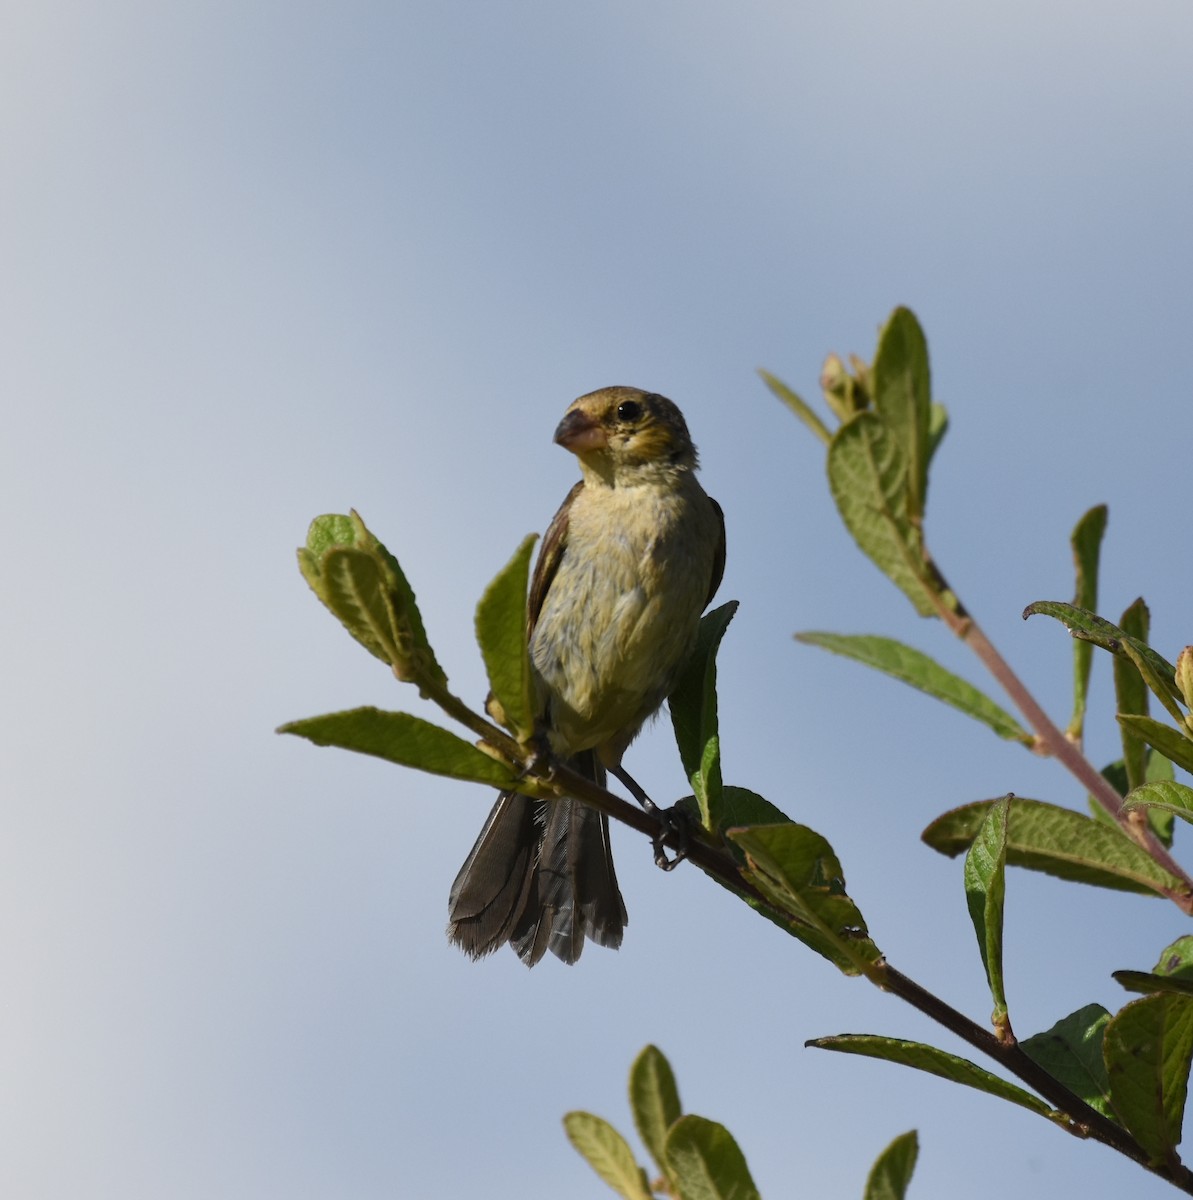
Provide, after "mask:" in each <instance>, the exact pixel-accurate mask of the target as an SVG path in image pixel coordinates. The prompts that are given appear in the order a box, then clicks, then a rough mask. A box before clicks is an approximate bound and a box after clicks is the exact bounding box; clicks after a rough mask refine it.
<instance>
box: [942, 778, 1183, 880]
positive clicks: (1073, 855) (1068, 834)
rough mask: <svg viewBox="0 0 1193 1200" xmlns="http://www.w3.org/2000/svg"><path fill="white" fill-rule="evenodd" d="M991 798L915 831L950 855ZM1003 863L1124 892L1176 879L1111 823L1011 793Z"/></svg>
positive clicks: (973, 830)
mask: <svg viewBox="0 0 1193 1200" xmlns="http://www.w3.org/2000/svg"><path fill="white" fill-rule="evenodd" d="M992 803H993V801H990V800H980V801H978V802H976V803H974V804H965V805H962V807H960V808H955V809H953V810H952V811H951V812H947V813H945V814H944V815H943V816H940V817H937V818H936V820H935V821H933V822H932V824H931V825H929V826H928V828H927V829H925V830H924V832H923V833H922V834H921V835H920V836H921V837H922V838H923V840H924V841H925V842H926V843H927V844H928V845H929V846H931V847H932V849H933V850H939V851H940V853H941V854H947V855H949V857H953V856H955V855H957V854H960V853H961V852H962V851H963V850H965V849H967V848H968V846H969V844H970V843H971V842H972V841H973V839H974V837H975V836H976V835H977V832H978V830H979V829H980V828H981V824H982V822H983V821H984V820H985V819H986V813H987V811H988V810H989V808H990V805H991V804H992ZM1007 862H1008V863H1010V864H1011V865H1012V866H1016V867H1027V868H1028V869H1029V870H1032V871H1043V872H1045V873H1047V874H1049V875H1055V876H1057V877H1058V878H1060V879H1070V880H1073V881H1075V882H1077V883H1090V884H1093V885H1095V886H1096V887H1105V888H1115V889H1117V890H1119V891H1126V892H1144V893H1148V894H1164V893H1165V891H1166V889H1173V890H1179V889H1180V887H1181V882H1180V880H1178V879H1177V878H1176V876H1174V875H1170V874H1169V873H1168V872H1167V871H1165V870H1164V869H1163V867H1160V866H1158V865H1157V864H1156V863H1155V862H1154V861H1153V860H1152V858H1151V856H1150V855H1149V854H1148V853H1147V852H1146V851H1145V850H1144V849H1143V848H1142V847H1140V846H1138V845H1136V844H1135V843H1134V842H1132V841H1131V840H1130V839H1129V838H1126V837H1123V835H1122V834H1121V833H1120V832H1119V831H1118V829H1117V828H1116V827H1113V826H1109V825H1103V824H1102V823H1101V822H1099V821H1095V820H1094V819H1093V818H1092V817H1084V816H1082V815H1081V814H1080V813H1075V812H1073V811H1071V810H1070V809H1067V808H1059V807H1057V806H1056V805H1054V804H1045V803H1044V802H1043V801H1042V800H1027V799H1024V798H1023V797H1015V799H1013V800H1012V801H1011V807H1010V812H1009V814H1008V819H1007Z"/></svg>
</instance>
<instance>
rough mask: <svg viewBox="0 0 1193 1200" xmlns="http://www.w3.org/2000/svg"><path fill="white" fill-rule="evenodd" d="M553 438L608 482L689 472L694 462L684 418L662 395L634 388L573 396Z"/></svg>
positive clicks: (694, 457)
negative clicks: (644, 475)
mask: <svg viewBox="0 0 1193 1200" xmlns="http://www.w3.org/2000/svg"><path fill="white" fill-rule="evenodd" d="M555 440H556V442H558V443H559V445H561V446H563V447H564V448H565V449H567V450H570V451H571V452H572V453H573V454H574V455H576V457H577V458H579V459H580V461H581V463H582V464H583V465H584V467H585V468H587V470H586V472H585V474H588V473H589V472H593V473H595V474H596V475H598V476H600V477H601V478H603V479H605V480H606V481H608V482H614V481H616V480H617V479H618V478H620V477H624V476H626V475H630V476H631V477H632V476H639V477H640V476H641V474H642V473H643V472H647V473H651V472H653V471H661V472H663V473H667V472H670V471H690V470H693V469H694V468H695V466H696V447H695V446H694V445H692V438H691V435H690V434H689V433H688V426H687V422H686V421H684V419H683V413H681V412H680V411H679V409H678V407H677V406H676V405H675V404H673V403H672V402H671V401H670V400H668V399H667V397H666V396H659V395H657V394H656V393H654V392H644V391H642V390H641V389H640V388H631V387H608V388H601V389H600V390H599V391H596V392H589V393H588V395H586V396H581V397H580V399H579V400H574V401H573V402H572V404H571V406H570V407H569V408H568V410H567V412H566V413H565V414H564V417H563V420H562V421H560V422H559V426H558V428H557V429H556V430H555Z"/></svg>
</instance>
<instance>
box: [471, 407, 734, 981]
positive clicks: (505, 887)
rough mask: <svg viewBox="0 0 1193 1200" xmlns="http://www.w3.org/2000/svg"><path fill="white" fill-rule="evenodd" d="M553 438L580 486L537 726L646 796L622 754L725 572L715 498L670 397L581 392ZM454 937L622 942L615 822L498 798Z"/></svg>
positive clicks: (537, 631)
mask: <svg viewBox="0 0 1193 1200" xmlns="http://www.w3.org/2000/svg"><path fill="white" fill-rule="evenodd" d="M555 441H556V442H557V443H558V444H559V445H561V446H563V447H564V448H565V449H567V450H570V451H571V452H572V453H573V454H575V455H576V457H577V458H578V459H579V460H580V473H581V476H582V478H581V480H580V482H579V483H577V484H576V486H575V487H573V488H572V490H571V491H570V492H569V493H568V495H567V498H566V499H565V500H564V502H563V504H562V505H561V506H560V509H559V511H558V512H557V513H556V514H555V517H554V519H553V520H552V522H551V525H550V527H549V528H548V530H547V533H546V536H545V537H544V539H543V544H542V547H541V549H540V551H539V556H538V561H537V563H536V564H535V570H534V577H533V579H532V581H531V586H530V596H529V600H528V606H527V607H528V611H527V626H528V630H529V641H530V660H531V667H532V673H533V678H534V686H535V697H536V702H537V705H538V725H539V728H540V731H541V733H542V735H543V737H544V738H545V741H546V744H547V745H548V746H549V748H550V750H551V752H552V753H553V754H555V755H556V756H557V757H558V758H559V759H560V760H561V761H563V762H566V764H567V765H568V766H569V767H571V768H572V769H573V770H575V771H578V772H579V773H581V774H583V775H584V776H585V777H586V778H588V779H592V780H594V781H595V782H596V783H598V784H600V785H602V786H603V785H604V783H605V772H606V771H610V772H612V773H613V774H614V775H616V776H617V777H618V778H619V779H621V780H622V781H623V782H624V783H626V785H627V787H629V788H630V790H631V792H633V794H634V795H635V796H636V797H637V798H638V799H639V800H641V801H644V802H645V803H647V804H648V805H649V801H647V800H646V797H645V793H644V792H643V791H642V789H641V788H639V787H638V785H637V784H636V783H634V781H633V780H632V778H631V777H630V776H629V775H628V774H627V773H626V772H625V770H624V768H623V767H622V765H621V759H622V755H623V754H624V753H625V751H626V748H627V747H628V746H629V744H630V743H631V742H632V741H633V740H634V738H635V737H636V736H637V734H638V731H639V730H640V729H641V728H642V726H643V724H644V723H645V722H646V720H647V719H648V718H650V717H651V716H653V715H654V714H655V713H656V712H657V711H658V709H659V707H660V705H661V704H662V703H663V701H664V700H665V699H666V698H667V696H668V695H669V693H670V692H671V690H672V688H673V687H674V686H675V683H676V680H677V678H678V676H679V672H680V670H681V668H682V667H683V665H684V662H685V660H686V659H687V657H688V655H689V654H690V653H691V652H692V648H693V646H694V645H695V641H696V630H697V626H698V625H699V621H700V614H701V613H702V612H703V611H704V609H705V607H706V606H707V604H708V602H709V601H710V600H711V599H712V598H713V595H714V594H715V593H716V590H717V587H718V586H719V584H720V582H721V575H722V572H723V570H724V566H725V521H724V517H723V516H722V513H721V508H720V505H718V504H717V502H716V501H715V500H713V499H712V498H711V497H710V496H708V495H707V494H706V493H705V491H704V489H703V488H702V487H701V486H700V483H699V482H698V480H697V479H696V466H697V459H696V447H695V446H694V445H693V444H692V439H691V436H690V435H689V433H688V427H687V424H686V423H685V422H684V419H683V414H682V413H681V412H680V411H679V409H678V408H677V407H676V405H675V404H673V403H672V402H671V401H670V400H668V399H666V397H664V396H659V395H655V394H654V393H651V392H644V391H641V390H640V389H638V388H630V387H609V388H602V389H601V390H600V391H596V392H590V393H588V395H586V396H581V397H580V398H579V399H578V400H576V401H575V402H574V403H573V404H572V405H571V406H570V407H569V408H568V410H567V412H566V413H565V414H564V417H563V420H562V421H560V423H559V426H558V428H557V429H556V430H555ZM448 913H449V921H448V937H449V938H450V940H451V941H453V942H455V943H456V944H457V945H458V946H460V947H461V949H463V950H464V951H465V952H466V953H467V954H469V955H470V956H471V957H473V958H480V957H481V956H482V955H485V954H488V953H490V952H491V951H493V950H496V949H497V948H498V947H499V946H501V945H502V944H503V943H505V942H509V943H510V944H511V945H512V946H513V948H514V950H515V951H516V952H517V954H518V957H519V958H521V959H522V961H523V962H524V963H526V965H527V966H531V967H532V966H534V964H535V963H536V962H538V961H539V959H541V958H542V956H543V954H544V953H545V952H546V951H547V950H550V951H551V952H552V953H553V954H555V955H556V956H557V957H559V958H561V959H563V961H564V962H566V963H573V962H575V961H576V960H577V959H578V958H579V957H580V952H581V951H582V950H583V949H584V939H585V937H590V938H592V940H593V941H595V942H598V943H599V944H600V945H602V946H609V947H612V948H614V949H615V948H616V947H618V946H620V945H621V937H622V930H623V928H624V927H625V924H626V920H627V917H626V910H625V904H624V903H623V901H622V898H621V892H620V890H619V889H618V886H617V876H616V874H615V873H614V870H613V857H612V854H611V853H610V847H609V820H608V818H607V817H606V816H605V815H604V814H603V813H600V812H598V811H597V810H596V809H593V808H590V807H588V805H586V804H584V803H583V802H582V801H579V800H571V799H560V800H536V799H534V798H532V797H529V796H524V795H522V794H521V793H519V792H514V791H509V792H502V793H501V795H500V796H498V798H497V803H496V804H495V805H494V806H493V811H492V812H491V813H490V814H489V819H488V820H487V821H486V822H485V825H484V828H483V829H482V830H481V832H480V836H479V837H478V838H477V840H476V844H475V845H474V846H473V848H472V851H471V853H470V854H469V855H468V858H467V859H466V860H465V862H464V865H463V866H462V867H461V868H460V872H459V874H458V875H457V876H456V880H455V883H454V884H452V889H451V897H450V899H449V902H448Z"/></svg>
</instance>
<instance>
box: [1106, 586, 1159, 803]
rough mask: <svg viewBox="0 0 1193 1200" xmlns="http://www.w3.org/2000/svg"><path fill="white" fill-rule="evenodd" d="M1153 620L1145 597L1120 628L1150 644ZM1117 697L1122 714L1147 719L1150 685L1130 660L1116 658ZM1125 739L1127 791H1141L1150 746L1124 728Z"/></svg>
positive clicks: (1121, 623)
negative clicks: (1148, 633) (1138, 789)
mask: <svg viewBox="0 0 1193 1200" xmlns="http://www.w3.org/2000/svg"><path fill="white" fill-rule="evenodd" d="M1149 621H1150V616H1149V613H1148V611H1147V605H1146V604H1144V602H1143V597H1142V596H1141V597H1140V598H1139V599H1138V600H1136V601H1135V602H1134V603H1133V604H1131V605H1130V607H1129V608H1128V609H1127V611H1126V612H1124V613H1123V615H1122V617H1121V618H1120V620H1119V625H1120V627H1121V628H1122V630H1123V632H1124V633H1126V634H1127V635H1128V637H1133V638H1138V639H1139V641H1141V642H1146V641H1147V631H1148V624H1149ZM1114 694H1115V697H1116V702H1117V705H1118V711H1119V712H1120V713H1130V714H1136V715H1140V716H1147V685H1146V684H1145V683H1144V681H1143V677H1142V676H1141V675H1140V673H1139V670H1138V668H1137V667H1136V666H1135V664H1134V663H1133V662H1132V661H1131V660H1130V659H1129V658H1127V657H1125V656H1122V655H1118V654H1116V655H1115V656H1114ZM1120 732H1121V734H1122V739H1123V765H1124V767H1125V768H1126V771H1127V788H1128V790H1129V789H1131V788H1137V787H1138V786H1139V785H1140V784H1141V783H1142V782H1143V780H1144V772H1145V771H1146V769H1147V746H1146V745H1145V744H1144V742H1143V741H1142V739H1140V738H1139V737H1137V736H1136V735H1135V734H1134V733H1133V732H1132V731H1131V729H1130V728H1129V727H1128V726H1126V725H1122V726H1120Z"/></svg>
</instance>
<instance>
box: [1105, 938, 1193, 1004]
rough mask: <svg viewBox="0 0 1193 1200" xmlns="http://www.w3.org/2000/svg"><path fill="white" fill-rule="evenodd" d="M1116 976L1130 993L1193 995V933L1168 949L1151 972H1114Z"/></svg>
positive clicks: (1166, 948) (1167, 947) (1177, 940)
mask: <svg viewBox="0 0 1193 1200" xmlns="http://www.w3.org/2000/svg"><path fill="white" fill-rule="evenodd" d="M1113 975H1114V978H1115V979H1116V980H1117V981H1118V982H1119V983H1121V984H1122V985H1123V987H1125V988H1126V989H1127V991H1129V992H1179V993H1180V994H1181V995H1185V996H1193V934H1185V935H1184V936H1183V937H1179V938H1177V939H1176V941H1175V942H1173V943H1172V945H1171V946H1166V947H1165V948H1164V950H1163V952H1162V953H1161V954H1160V961H1159V962H1157V963H1156V965H1155V966H1154V967H1153V968H1152V970H1151V971H1150V972H1148V971H1115V972H1113Z"/></svg>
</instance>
